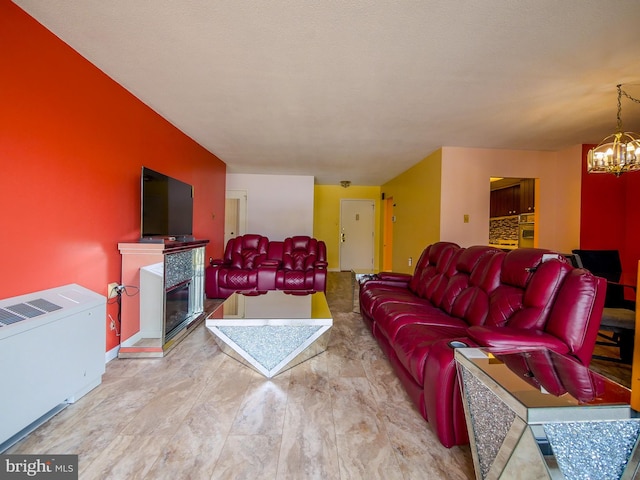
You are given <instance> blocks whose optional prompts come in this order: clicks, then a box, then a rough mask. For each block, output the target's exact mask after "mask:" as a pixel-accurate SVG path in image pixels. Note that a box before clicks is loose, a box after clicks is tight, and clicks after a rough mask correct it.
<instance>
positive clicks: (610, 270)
mask: <svg viewBox="0 0 640 480" xmlns="http://www.w3.org/2000/svg"><path fill="white" fill-rule="evenodd" d="M572 253H573V260H572V263H573V264H574V266H577V267H579V268H586V269H587V270H589V271H590V272H591V273H593V274H594V275H597V276H598V277H603V278H605V279H606V280H607V295H606V298H605V302H604V307H605V308H604V310H603V312H602V322H601V323H600V329H601V330H603V331H605V332H610V333H599V336H600V337H601V338H603V339H604V340H601V341H598V342H597V343H598V344H600V345H608V346H614V347H618V348H619V349H620V358H619V359H618V358H610V357H602V356H598V355H594V357H596V358H601V359H604V360H615V361H619V362H623V363H629V364H630V363H632V362H633V339H634V335H635V326H636V313H635V309H636V302H635V301H634V300H627V299H625V296H624V294H625V288H628V289H631V290H632V291H633V296H634V298H635V296H636V288H635V286H633V285H623V284H621V283H620V277H621V276H622V263H621V262H620V253H619V252H618V250H580V249H577V250H572Z"/></svg>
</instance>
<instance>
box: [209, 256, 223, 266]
mask: <svg viewBox="0 0 640 480" xmlns="http://www.w3.org/2000/svg"><path fill="white" fill-rule="evenodd" d="M209 265H211V266H212V267H220V266H221V265H224V260H223V259H222V258H213V257H209Z"/></svg>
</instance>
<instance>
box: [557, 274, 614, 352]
mask: <svg viewBox="0 0 640 480" xmlns="http://www.w3.org/2000/svg"><path fill="white" fill-rule="evenodd" d="M606 288H607V283H606V280H605V279H604V278H601V277H596V276H594V275H592V274H591V273H589V272H588V271H587V270H584V269H575V270H572V271H571V272H570V273H569V274H568V275H566V277H565V279H564V282H563V285H562V288H561V289H560V291H559V292H558V295H557V299H556V302H555V303H554V305H553V309H552V311H551V314H550V315H549V320H548V321H547V323H546V325H545V332H547V333H549V334H551V335H554V336H555V337H558V338H560V339H562V340H563V341H564V342H565V343H566V344H567V346H568V348H569V351H570V352H571V354H572V355H574V356H576V357H577V358H579V359H580V360H581V361H582V363H584V364H588V363H589V360H590V358H591V355H592V352H593V348H594V346H595V342H596V337H597V335H598V329H599V326H600V319H601V318H602V311H603V307H604V302H605V298H606V294H603V293H602V292H604V291H606Z"/></svg>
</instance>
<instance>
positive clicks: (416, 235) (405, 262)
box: [382, 150, 489, 273]
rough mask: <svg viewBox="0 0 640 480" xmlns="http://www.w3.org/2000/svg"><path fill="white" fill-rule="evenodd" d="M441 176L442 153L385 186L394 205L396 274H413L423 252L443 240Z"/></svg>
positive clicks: (394, 261) (436, 152)
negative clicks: (441, 237)
mask: <svg viewBox="0 0 640 480" xmlns="http://www.w3.org/2000/svg"><path fill="white" fill-rule="evenodd" d="M441 172H442V150H437V151H435V152H433V153H432V154H431V155H429V156H428V157H426V158H425V159H424V160H422V161H421V162H419V163H418V164H416V165H414V166H413V167H411V168H410V169H409V170H407V171H406V172H404V173H402V174H400V175H398V176H397V177H395V178H394V179H392V180H391V181H389V182H387V183H385V184H384V185H383V186H382V192H383V193H384V194H385V198H393V203H394V205H395V207H394V209H393V214H394V215H395V217H396V221H395V223H393V265H392V268H393V271H396V272H407V273H411V272H413V267H414V265H415V262H416V261H417V260H418V258H419V257H420V254H421V253H422V251H423V250H424V248H425V247H426V246H427V245H429V244H431V243H434V242H437V241H438V240H440V196H441V191H442V186H441ZM488 194H489V193H488V192H487V196H488ZM409 257H411V258H412V262H413V265H412V266H409Z"/></svg>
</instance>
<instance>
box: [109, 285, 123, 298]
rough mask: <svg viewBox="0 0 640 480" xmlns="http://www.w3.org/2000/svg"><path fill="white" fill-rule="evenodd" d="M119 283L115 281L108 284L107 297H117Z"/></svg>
mask: <svg viewBox="0 0 640 480" xmlns="http://www.w3.org/2000/svg"><path fill="white" fill-rule="evenodd" d="M119 286H120V284H119V283H116V282H113V283H110V284H109V285H107V298H115V297H117V296H118V287H119Z"/></svg>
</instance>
